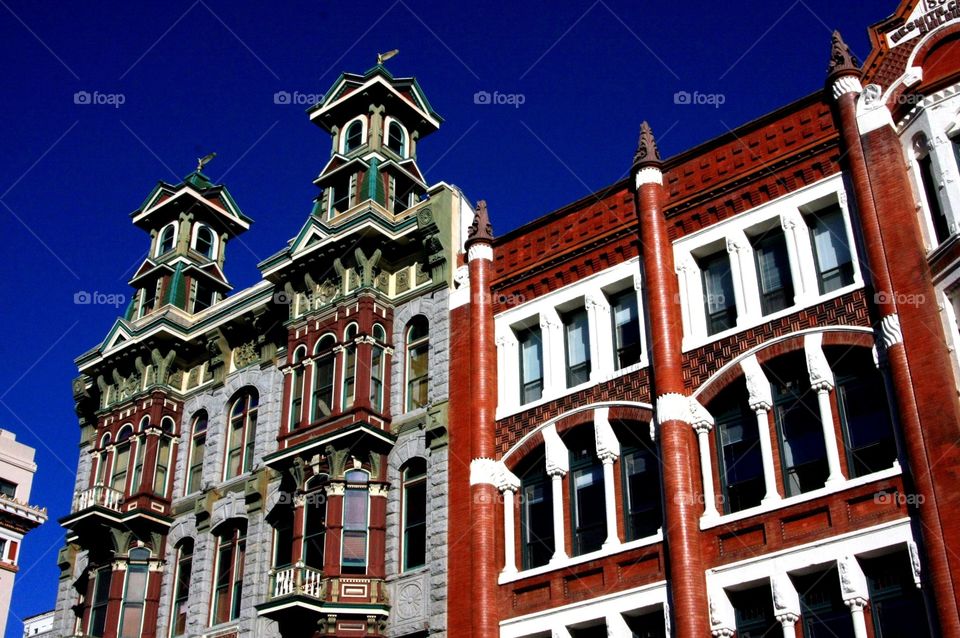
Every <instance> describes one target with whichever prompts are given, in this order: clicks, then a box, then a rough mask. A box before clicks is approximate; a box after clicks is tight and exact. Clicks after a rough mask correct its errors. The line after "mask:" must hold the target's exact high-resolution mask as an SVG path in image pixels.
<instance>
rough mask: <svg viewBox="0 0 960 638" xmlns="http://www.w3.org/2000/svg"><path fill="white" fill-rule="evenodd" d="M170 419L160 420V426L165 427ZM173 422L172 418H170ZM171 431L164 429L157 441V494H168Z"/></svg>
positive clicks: (154, 490)
mask: <svg viewBox="0 0 960 638" xmlns="http://www.w3.org/2000/svg"><path fill="white" fill-rule="evenodd" d="M166 420H168V419H164V420H161V421H160V427H161V429H163V426H164V423H165V422H166ZM169 421H170V423H171V424H172V423H173V420H172V419H169ZM171 434H172V431H171V432H168V431H166V430H164V433H163V435H161V436H160V440H159V441H158V442H157V463H156V465H155V466H154V468H153V493H154V494H156V495H157V496H161V497H164V498H165V497H166V496H167V479H168V477H169V472H170V445H171V442H170V435H171Z"/></svg>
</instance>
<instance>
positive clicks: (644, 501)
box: [620, 448, 663, 541]
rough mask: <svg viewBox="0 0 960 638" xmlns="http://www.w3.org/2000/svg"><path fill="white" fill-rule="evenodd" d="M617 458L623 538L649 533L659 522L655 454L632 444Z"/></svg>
mask: <svg viewBox="0 0 960 638" xmlns="http://www.w3.org/2000/svg"><path fill="white" fill-rule="evenodd" d="M620 459H621V468H622V472H623V499H624V501H625V511H624V518H625V521H624V522H625V523H626V532H627V540H628V541H632V540H636V539H638V538H646V537H647V536H652V535H654V534H656V533H657V530H659V529H660V528H661V527H662V526H663V512H662V509H661V505H660V468H659V467H658V465H657V457H656V455H655V454H654V453H653V452H652V451H651V450H648V449H646V448H634V449H625V450H624V451H623V454H622V456H621V457H620Z"/></svg>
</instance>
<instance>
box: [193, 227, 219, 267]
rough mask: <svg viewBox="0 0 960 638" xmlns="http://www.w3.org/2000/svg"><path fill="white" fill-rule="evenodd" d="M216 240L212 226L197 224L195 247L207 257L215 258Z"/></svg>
mask: <svg viewBox="0 0 960 638" xmlns="http://www.w3.org/2000/svg"><path fill="white" fill-rule="evenodd" d="M216 241H217V240H216V238H215V237H214V235H213V231H212V230H210V227H209V226H205V225H203V224H200V225H199V226H197V234H196V237H195V238H194V240H193V249H194V250H195V251H197V252H198V253H200V254H201V255H203V256H204V257H206V258H207V259H213V249H214V246H216Z"/></svg>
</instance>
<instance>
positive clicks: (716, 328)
mask: <svg viewBox="0 0 960 638" xmlns="http://www.w3.org/2000/svg"><path fill="white" fill-rule="evenodd" d="M699 265H700V273H701V278H702V279H703V307H704V312H705V313H706V316H707V334H711V335H712V334H716V333H718V332H722V331H724V330H728V329H730V328H733V327H734V326H736V325H737V303H736V298H735V297H734V293H733V275H732V274H731V272H730V256H729V255H728V254H727V253H726V252H719V253H716V254H713V255H710V256H709V257H705V258H703V259H701V260H700V261H699Z"/></svg>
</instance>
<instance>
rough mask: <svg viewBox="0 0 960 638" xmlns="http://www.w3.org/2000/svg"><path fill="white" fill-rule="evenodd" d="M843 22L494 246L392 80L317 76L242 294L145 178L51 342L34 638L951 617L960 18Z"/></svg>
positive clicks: (956, 458) (648, 633)
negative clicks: (74, 348) (284, 220)
mask: <svg viewBox="0 0 960 638" xmlns="http://www.w3.org/2000/svg"><path fill="white" fill-rule="evenodd" d="M871 36H872V43H873V50H872V52H871V54H870V56H869V57H868V58H867V60H866V61H865V62H864V63H863V64H862V65H861V64H860V62H859V61H857V60H856V59H855V58H854V57H853V56H852V55H851V53H850V51H849V49H848V48H847V46H846V45H845V44H844V42H843V40H842V39H841V37H840V36H839V34H834V37H833V42H832V44H831V46H830V47H828V46H827V44H828V43H826V42H825V43H824V56H825V59H827V60H828V62H829V67H828V69H827V72H826V75H825V85H824V87H823V89H822V90H819V91H817V92H816V93H813V94H811V95H809V96H807V97H805V98H802V99H800V100H797V101H796V102H794V103H792V104H789V105H787V106H784V107H783V108H781V109H779V110H777V111H775V112H773V113H770V114H768V115H765V116H763V117H761V118H759V119H757V120H755V121H753V122H750V123H748V124H746V125H744V126H742V127H740V128H738V129H736V130H734V131H731V132H730V133H729V134H727V135H724V136H721V137H719V138H717V139H714V140H710V141H708V142H706V143H704V144H702V145H700V146H698V147H696V148H693V149H690V150H688V151H686V152H684V153H681V154H680V155H677V156H675V157H670V158H661V157H660V155H659V153H658V150H657V147H656V141H655V137H654V133H653V131H652V130H651V128H650V127H649V126H648V125H647V124H643V126H642V127H641V131H640V138H639V142H638V146H637V151H636V155H635V157H634V158H633V163H632V168H631V171H630V175H629V177H628V179H626V180H624V181H621V182H618V183H615V184H613V185H611V186H609V187H608V188H605V189H603V190H602V191H600V192H597V193H594V194H593V195H591V196H589V197H586V198H583V199H582V200H579V201H576V202H573V203H571V204H569V205H567V206H565V207H563V208H561V209H559V210H557V211H554V212H552V213H550V214H548V215H546V216H544V217H542V218H540V219H537V220H535V221H534V222H531V223H529V224H527V225H525V226H523V227H521V228H518V229H515V230H512V231H510V232H507V233H505V234H502V235H500V236H496V235H495V233H494V230H493V229H492V228H491V225H490V221H489V217H488V213H487V207H486V204H485V203H483V202H478V203H477V204H476V205H475V206H474V205H473V204H470V203H469V202H468V200H467V198H466V196H465V195H464V194H463V193H461V192H460V191H459V190H458V189H456V188H455V187H452V186H450V185H448V184H445V183H443V182H441V183H438V184H434V185H429V184H428V183H427V182H426V181H425V178H424V177H423V175H422V173H421V172H420V170H419V168H418V163H417V154H418V151H419V144H420V142H421V140H423V139H424V138H425V137H427V136H428V135H429V134H430V133H432V132H433V131H434V130H436V129H437V128H438V127H439V126H440V125H441V124H442V119H441V118H440V116H439V115H437V114H436V113H435V112H434V111H433V110H432V108H431V106H430V104H429V102H428V101H427V99H426V97H425V95H424V93H423V91H422V90H421V88H420V86H419V84H418V83H417V81H416V80H415V79H413V78H394V77H393V76H392V75H391V74H390V73H389V71H387V69H386V68H385V67H383V66H382V64H378V65H377V66H375V67H373V68H372V69H370V70H369V71H368V72H366V73H365V74H362V75H359V74H350V73H347V74H344V75H342V76H341V77H340V78H339V79H338V80H337V82H336V83H335V85H334V86H333V87H332V88H331V90H330V91H329V92H328V93H327V94H326V95H325V96H324V99H323V100H322V101H321V102H320V103H318V104H317V105H316V106H315V107H313V108H312V109H311V110H310V119H311V120H312V121H313V122H314V123H316V124H317V125H318V126H319V127H320V128H321V129H322V130H323V131H325V132H326V133H329V134H330V135H331V136H332V138H333V147H332V150H331V157H330V160H329V162H328V163H327V164H326V165H325V166H324V167H323V168H322V169H321V171H320V173H319V176H318V177H317V179H316V180H315V183H316V184H317V186H318V188H319V189H320V191H321V192H320V194H319V195H318V197H317V198H316V200H315V202H314V205H313V207H312V210H311V212H310V215H309V216H308V219H307V221H306V222H305V224H304V225H303V227H302V228H301V230H300V231H299V232H298V233H297V235H296V236H295V237H294V238H293V239H291V241H290V242H289V245H288V246H286V247H284V248H283V249H282V250H281V251H280V252H278V253H277V254H276V255H274V256H273V257H271V258H269V259H267V260H265V261H264V262H263V263H262V264H260V269H261V272H262V275H263V279H262V281H260V282H259V283H257V284H255V285H254V286H251V287H249V288H246V289H244V290H241V291H236V292H231V288H230V284H229V283H228V281H227V279H226V276H225V275H224V271H223V264H224V254H225V249H226V245H227V244H228V242H229V241H230V240H231V239H232V237H234V236H235V235H237V234H239V233H240V232H243V231H245V230H247V229H248V228H249V226H250V223H251V220H250V219H249V218H248V217H246V216H245V215H244V214H243V213H242V212H241V211H240V208H239V207H238V205H237V204H236V202H235V201H234V200H233V198H232V197H231V196H230V194H229V192H228V191H227V189H226V188H225V187H224V186H222V185H215V184H213V183H211V182H210V181H209V180H208V179H207V178H206V177H205V176H204V175H203V173H202V170H201V169H202V166H200V167H199V168H198V169H197V171H195V172H193V173H191V174H190V175H188V176H187V177H186V178H185V179H184V180H183V182H182V183H180V184H167V183H160V184H159V185H158V186H157V187H156V188H155V189H154V190H153V191H152V192H151V193H150V195H149V196H148V198H147V200H146V201H145V202H144V203H143V205H142V206H141V207H140V208H139V209H137V211H135V212H134V214H133V220H134V223H136V224H137V225H138V226H139V227H141V228H143V229H144V230H145V231H147V232H148V233H149V234H150V237H151V240H150V241H151V252H150V257H149V258H148V259H147V260H146V261H145V263H144V264H143V266H142V267H141V268H140V269H139V271H138V273H137V275H136V276H135V277H134V279H133V280H132V281H131V284H132V285H133V286H134V288H136V289H137V292H136V294H135V296H134V301H133V303H132V304H131V307H130V308H129V309H128V311H127V314H126V315H125V316H124V317H123V318H121V319H118V321H117V323H116V324H115V326H114V327H113V329H112V330H111V331H110V333H109V334H108V336H107V337H106V339H105V340H104V341H103V343H102V344H100V345H99V346H97V347H96V348H94V349H93V350H91V351H89V352H87V353H85V354H84V355H82V356H81V357H80V358H79V359H78V366H79V368H80V371H81V376H80V377H79V378H78V380H77V382H76V383H75V386H74V395H75V398H76V400H77V413H78V415H79V416H80V421H81V432H82V435H81V450H82V452H81V461H80V467H79V469H78V476H77V487H76V490H77V498H76V501H75V504H74V511H73V512H72V513H71V514H70V515H69V516H68V517H66V518H64V519H63V520H62V521H61V522H62V524H63V525H64V526H65V527H66V528H67V530H68V534H67V547H66V548H65V549H64V550H63V552H62V553H61V561H60V564H61V567H62V577H61V585H60V595H59V599H58V604H57V615H56V623H57V630H58V632H59V634H60V635H64V636H67V635H85V636H98V637H102V638H134V637H139V636H145V637H147V638H153V637H155V636H170V637H175V636H182V635H186V636H208V637H211V638H214V637H220V636H224V637H226V636H231V637H239V636H244V637H246V636H264V637H275V636H284V637H286V636H297V637H300V636H304V637H306V636H310V637H313V636H334V635H335V636H390V637H395V636H418V637H419V636H427V635H449V636H456V637H461V636H464V637H471V636H472V637H474V638H492V637H494V636H502V637H503V638H522V637H540V636H559V637H561V638H563V637H565V636H572V637H589V636H617V637H628V636H641V637H644V638H654V637H657V636H678V637H682V638H688V637H690V638H692V637H702V636H708V635H713V636H734V635H736V636H740V637H743V638H745V637H746V636H759V635H767V636H781V635H782V636H786V637H801V636H804V637H807V638H811V637H819V636H839V637H845V636H855V637H857V638H864V637H870V636H874V637H881V636H883V637H890V636H906V635H908V634H909V635H910V636H917V637H919V636H927V635H930V636H933V635H942V636H957V635H960V616H958V600H960V599H958V594H960V534H957V533H956V532H955V531H954V530H955V528H956V527H957V525H958V524H960V492H958V491H957V489H956V486H957V485H958V476H957V474H958V471H960V451H958V450H957V445H956V444H957V443H958V441H960V405H958V387H960V364H958V361H960V359H958V358H957V357H958V355H957V352H958V345H960V330H958V323H957V316H958V312H960V293H958V290H960V268H958V266H960V239H958V230H960V187H958V184H960V54H958V53H957V51H958V50H960V49H957V45H958V43H960V8H958V5H957V3H956V2H952V1H945V0H905V1H904V2H903V3H902V5H901V6H900V8H899V9H898V11H897V13H896V14H895V15H894V16H893V17H891V18H889V19H888V20H886V21H884V22H882V23H880V24H878V25H875V26H873V27H872V28H871ZM828 52H829V57H827V53H828ZM491 206H496V204H495V203H492V204H491Z"/></svg>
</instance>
